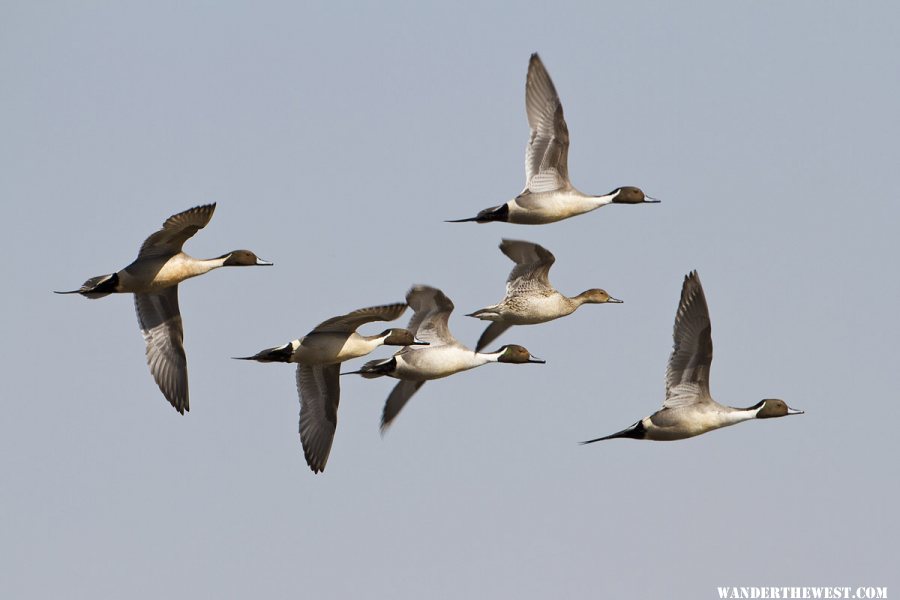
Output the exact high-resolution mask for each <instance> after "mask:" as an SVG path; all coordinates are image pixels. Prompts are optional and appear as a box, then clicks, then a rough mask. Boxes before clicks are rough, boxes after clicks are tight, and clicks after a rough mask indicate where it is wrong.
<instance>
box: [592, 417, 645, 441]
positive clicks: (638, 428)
mask: <svg viewBox="0 0 900 600" xmlns="http://www.w3.org/2000/svg"><path fill="white" fill-rule="evenodd" d="M646 437H647V429H646V428H645V427H644V422H643V421H638V422H637V423H635V424H634V425H632V426H631V427H628V428H626V429H623V430H622V431H617V432H616V433H613V434H611V435H606V436H603V437H599V438H594V439H593V440H587V441H584V442H579V443H580V444H581V445H582V446H583V445H584V444H593V443H594V442H602V441H603V440H612V439H615V438H631V439H633V440H643V439H644V438H646Z"/></svg>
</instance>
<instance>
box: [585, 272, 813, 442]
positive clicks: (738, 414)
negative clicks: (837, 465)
mask: <svg viewBox="0 0 900 600" xmlns="http://www.w3.org/2000/svg"><path fill="white" fill-rule="evenodd" d="M710 332H711V325H710V322H709V309H708V308H707V306H706V297H705V296H704V294H703V287H702V286H701V285H700V278H699V277H698V276H697V272H696V271H693V272H691V273H690V274H689V275H687V276H685V278H684V286H683V287H682V288H681V302H679V304H678V312H676V313H675V329H674V332H673V338H674V340H675V342H674V345H673V348H672V355H671V356H670V357H669V365H668V368H667V369H666V399H665V401H664V402H663V407H662V409H661V410H658V411H656V412H655V413H653V414H652V415H650V416H649V417H646V418H644V419H641V420H640V421H638V422H637V423H635V424H634V425H632V426H631V427H629V428H627V429H623V430H622V431H619V432H618V433H614V434H612V435H607V436H605V437H601V438H597V439H594V440H588V441H586V442H582V443H583V444H590V443H592V442H599V441H601V440H610V439H613V438H632V439H638V440H660V441H669V440H681V439H684V438H689V437H693V436H695V435H700V434H701V433H706V432H707V431H712V430H713V429H719V428H720V427H727V426H729V425H734V424H736V423H742V422H743V421H749V420H750V419H769V418H773V417H784V416H787V415H801V414H803V411H802V410H795V409H793V408H791V407H789V406H788V405H787V404H785V402H784V401H783V400H778V399H775V398H769V399H766V400H761V401H759V402H757V403H756V404H754V405H753V406H751V407H749V408H732V407H730V406H724V405H722V404H719V403H718V402H716V401H715V400H713V399H712V396H710V393H709V367H710V364H711V363H712V356H713V347H712V337H711V336H710Z"/></svg>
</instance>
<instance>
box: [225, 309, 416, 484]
mask: <svg viewBox="0 0 900 600" xmlns="http://www.w3.org/2000/svg"><path fill="white" fill-rule="evenodd" d="M405 310H406V304H405V303H398V304H387V305H384V306H370V307H369V308H360V309H359V310H355V311H353V312H351V313H348V314H346V315H341V316H339V317H333V318H331V319H328V320H327V321H323V322H322V323H319V324H318V325H316V327H315V329H313V330H312V331H310V332H309V333H307V334H306V335H305V336H303V337H302V338H300V339H297V340H294V341H292V342H288V343H287V344H285V345H284V346H276V347H275V348H269V349H267V350H263V351H261V352H259V353H257V354H254V355H253V356H247V357H243V358H241V359H240V360H256V361H259V362H285V363H297V391H298V392H299V394H300V442H301V444H303V454H304V455H305V456H306V464H308V465H309V468H310V469H312V471H313V473H319V472H321V471H324V470H325V463H327V462H328V455H329V454H330V453H331V446H332V443H333V442H334V432H335V429H336V428H337V410H338V403H339V402H340V399H341V386H340V382H339V381H338V379H339V374H340V373H339V372H340V368H341V363H342V362H343V361H345V360H350V359H351V358H358V357H360V356H365V355H366V354H368V353H369V352H371V351H372V350H374V349H375V348H378V347H379V346H381V345H386V346H410V345H424V344H426V343H427V342H422V341H419V340H417V339H415V336H414V335H413V334H412V333H410V332H409V331H407V330H406V329H386V330H384V331H382V332H381V333H379V334H378V335H360V334H359V333H356V329H357V328H358V327H361V326H362V325H365V324H366V323H371V322H373V321H393V320H394V319H396V318H397V317H399V316H400V315H402V314H403V312H404V311H405Z"/></svg>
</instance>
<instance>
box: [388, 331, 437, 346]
mask: <svg viewBox="0 0 900 600" xmlns="http://www.w3.org/2000/svg"><path fill="white" fill-rule="evenodd" d="M379 337H383V338H384V344H385V345H386V346H427V345H428V342H423V341H422V340H417V339H416V336H414V335H413V334H412V332H411V331H409V330H408V329H401V328H399V327H394V328H392V329H385V330H384V331H382V332H381V335H380V336H379Z"/></svg>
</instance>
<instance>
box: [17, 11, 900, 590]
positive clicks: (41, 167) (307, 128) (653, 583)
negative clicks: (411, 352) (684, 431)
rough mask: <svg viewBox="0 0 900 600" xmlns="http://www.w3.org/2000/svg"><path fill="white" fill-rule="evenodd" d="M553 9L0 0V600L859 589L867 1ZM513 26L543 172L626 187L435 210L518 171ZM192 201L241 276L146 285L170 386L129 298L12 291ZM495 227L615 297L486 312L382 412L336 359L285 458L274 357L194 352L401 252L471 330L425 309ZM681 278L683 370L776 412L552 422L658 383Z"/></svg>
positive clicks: (866, 452)
mask: <svg viewBox="0 0 900 600" xmlns="http://www.w3.org/2000/svg"><path fill="white" fill-rule="evenodd" d="M552 4H553V7H552V8H550V7H549V6H542V7H536V8H528V9H526V8H523V7H520V6H516V5H514V4H512V3H496V4H487V5H484V4H481V3H445V5H443V6H441V7H423V6H421V5H420V4H419V3H412V2H409V3H392V4H377V5H372V6H367V7H359V6H355V5H352V4H349V3H328V4H326V3H315V4H313V3H295V2H266V3H252V4H251V3H247V4H240V5H239V4H234V3H227V4H226V3H219V2H191V3H181V2H158V3H149V4H148V3H136V2H116V3H112V2H84V3H76V4H73V3H66V4H63V3H36V2H2V3H0V73H2V81H3V84H2V86H0V131H2V135H0V162H2V164H3V176H2V177H0V198H2V200H3V205H4V215H5V220H4V222H5V223H6V228H5V229H6V234H5V235H4V236H3V238H2V242H0V243H2V246H3V248H2V250H3V255H4V256H5V257H6V260H5V261H4V265H3V267H2V272H3V279H4V280H5V281H6V282H7V283H6V293H5V294H3V296H2V299H0V306H2V309H3V314H5V315H6V318H5V320H4V323H5V327H4V329H5V336H4V343H3V344H2V345H0V352H2V359H3V364H4V365H5V368H4V377H2V378H0V392H2V401H3V409H4V410H3V418H2V419H0V469H2V472H3V474H4V485H3V486H2V491H0V515H2V516H0V565H3V566H2V567H0V596H3V597H6V598H24V597H67V598H97V597H123V596H125V597H131V598H159V597H170V598H187V597H198V595H199V596H201V597H219V598H241V597H250V596H254V597H288V596H290V597H296V596H297V595H298V594H302V595H308V596H310V597H326V598H328V597H334V598H350V597H361V596H364V597H373V598H374V597H392V598H422V597H432V598H461V597H476V598H477V597H513V596H516V597H521V598H548V597H610V598H612V597H643V598H713V597H716V592H715V588H716V586H724V585H759V586H763V585H795V586H796V585H821V586H826V585H828V586H831V585H848V586H857V585H872V586H888V587H889V589H890V590H891V593H894V592H895V591H897V590H898V589H900V588H898V584H900V581H898V578H897V574H896V564H897V552H896V540H897V537H898V533H900V531H898V529H900V528H898V521H900V519H898V516H897V514H898V513H897V506H898V502H900V484H898V479H897V466H896V464H897V456H898V451H900V443H898V438H897V435H896V432H895V424H896V422H897V418H898V416H900V415H898V410H897V398H898V397H897V394H898V388H900V385H898V384H900V380H898V376H897V373H898V371H897V366H896V362H897V356H898V353H897V339H898V338H900V321H898V317H897V312H896V307H897V301H898V298H900V283H898V278H897V257H898V246H900V242H898V235H897V227H898V223H900V208H898V206H900V204H898V193H900V192H898V189H900V185H898V182H897V168H898V165H900V154H898V150H897V138H898V133H900V111H898V108H897V107H898V98H900V78H898V76H897V73H898V67H900V64H898V60H900V37H898V36H897V27H898V23H900V9H898V8H897V6H896V4H892V3H887V2H883V3H866V4H864V5H860V4H851V3H819V2H794V3H789V4H786V5H782V4H781V3H778V4H776V3H752V4H751V3H740V4H738V3H718V2H702V3H688V4H684V3H679V4H677V5H675V4H672V5H669V4H662V3H596V2H590V3H589V2H585V3H552ZM534 51H538V52H540V54H541V57H542V58H543V60H544V63H545V64H546V66H547V68H548V70H549V72H550V74H551V76H552V77H553V80H554V82H555V84H556V87H557V90H558V91H559V94H560V96H561V98H562V101H563V105H564V107H565V112H566V118H567V121H568V124H569V129H570V132H571V150H570V155H569V160H570V162H569V166H570V172H571V175H572V180H573V183H574V184H575V185H576V186H577V187H579V188H580V189H582V190H584V191H587V192H592V193H596V194H601V193H606V192H608V191H610V190H612V189H614V188H615V187H618V186H620V185H638V186H640V187H642V188H643V189H644V190H645V191H647V192H648V193H650V194H651V195H654V196H656V197H659V198H661V199H662V200H663V203H662V204H658V205H646V206H610V207H605V208H602V209H600V210H599V211H596V212H593V213H590V214H588V215H585V216H582V217H578V218H576V219H571V220H568V221H564V222H561V223H557V224H554V225H549V226H542V227H524V226H512V225H506V224H494V225H484V226H477V225H473V224H462V225H451V224H446V223H443V222H442V221H443V220H444V219H450V218H460V217H466V216H471V215H473V214H474V213H475V211H477V210H479V209H481V208H484V207H486V206H491V205H494V204H499V203H501V202H505V201H506V200H508V199H509V198H511V197H512V196H513V195H515V194H516V193H517V192H518V191H519V190H521V188H522V185H523V180H524V174H523V162H524V147H525V143H526V140H527V137H528V129H527V123H526V120H525V111H524V80H525V71H526V67H527V61H528V56H529V54H530V53H531V52H534ZM212 201H215V202H218V208H217V210H216V214H215V216H214V218H213V220H212V222H211V223H210V225H209V226H208V227H207V228H206V229H205V230H203V231H202V232H200V233H199V234H198V235H197V236H195V237H194V238H193V239H192V240H190V242H189V243H188V244H187V246H186V250H187V251H188V252H190V253H191V254H193V255H195V256H201V257H206V256H217V255H220V254H222V253H224V252H227V251H228V250H231V249H235V248H250V249H252V250H254V251H255V252H257V253H258V254H259V255H260V256H262V257H264V258H266V259H268V260H272V261H274V262H275V267H274V268H271V269H224V270H222V271H219V272H215V273H211V274H209V275H207V276H205V277H203V278H201V279H197V280H193V281H189V282H186V283H185V284H183V286H182V289H181V291H180V300H181V309H182V315H183V317H184V322H185V346H186V350H187V353H188V364H189V366H190V384H191V412H190V414H189V415H188V416H186V417H181V416H179V415H178V414H177V413H176V412H175V411H174V410H173V409H172V408H171V407H170V406H169V405H168V403H167V402H166V401H165V400H164V399H163V397H162V395H161V394H160V393H159V391H158V389H157V388H156V386H155V385H154V383H153V381H152V379H151V377H150V375H149V373H148V370H147V367H146V365H145V362H144V347H143V342H142V339H141V335H140V332H139V330H138V327H137V322H136V318H135V316H134V310H133V305H132V301H131V298H130V297H125V296H121V297H108V298H105V299H103V300H99V301H88V300H85V299H82V298H80V297H74V296H67V297H61V296H55V295H53V294H51V293H50V292H51V290H54V289H71V288H73V287H77V286H78V285H79V284H80V283H81V282H82V281H83V280H84V279H86V278H87V277H89V276H92V275H97V274H101V273H107V272H111V271H114V270H116V269H119V268H121V267H122V266H124V265H126V264H127V263H128V262H130V260H131V259H132V258H133V257H134V255H135V254H136V252H137V249H138V247H139V245H140V243H141V242H142V241H143V239H144V238H145V237H146V236H147V235H148V234H150V233H151V232H153V231H154V230H155V229H156V228H157V227H158V226H159V225H160V224H161V223H162V222H163V220H164V219H165V218H166V217H168V216H169V215H171V214H173V213H175V212H178V211H181V210H184V209H186V208H189V207H191V206H194V205H197V204H202V203H206V202H212ZM504 236H505V237H512V238H520V239H527V240H531V241H535V242H538V243H540V244H542V245H544V246H546V247H547V248H549V249H550V250H551V251H553V252H554V254H555V255H556V257H557V263H556V265H555V266H554V268H553V271H552V272H551V277H552V280H553V282H554V283H555V284H556V286H557V287H558V288H559V289H560V290H562V291H563V292H565V293H569V294H574V293H577V292H580V291H582V290H584V289H587V288H590V287H603V288H605V289H607V290H608V291H609V292H610V293H611V294H612V295H614V296H616V297H618V298H622V299H624V300H625V303H624V304H622V305H615V306H586V307H584V308H582V309H581V310H579V311H578V312H577V313H576V314H574V315H573V316H571V317H569V318H566V319H563V320H560V321H557V322H554V323H550V324H547V325H543V326H536V327H528V328H526V327H523V328H518V329H513V330H511V331H510V332H509V333H508V334H506V335H505V336H504V338H502V339H503V341H505V342H517V343H520V344H523V345H525V346H527V347H528V348H529V349H530V350H531V351H532V352H533V353H534V354H536V355H538V356H540V357H541V358H544V359H546V360H547V361H548V362H547V364H546V365H544V366H514V365H489V366H486V367H484V368H481V369H477V370H475V371H471V372H468V373H464V374H461V375H458V376H454V377H451V378H449V379H446V380H442V381H436V382H431V383H428V385H426V386H425V387H424V388H423V389H422V390H421V391H420V392H419V394H417V396H416V397H415V398H414V399H413V400H412V401H411V403H410V404H409V405H408V407H407V408H406V409H405V410H404V412H403V414H402V415H401V416H400V417H399V418H398V420H397V421H396V423H395V425H394V427H393V428H392V429H391V430H390V432H389V433H388V434H387V435H386V436H385V437H384V438H383V439H382V438H381V436H380V435H379V432H378V419H379V416H380V412H381V408H382V405H383V402H384V399H385V398H386V396H387V394H388V392H389V390H390V389H391V387H392V385H393V382H392V381H387V380H377V381H366V380H360V379H355V378H344V380H343V381H342V384H343V395H342V404H341V407H340V415H339V416H340V421H339V425H338V432H337V437H336V441H335V445H334V449H333V451H332V454H331V458H330V460H329V463H328V468H327V470H326V472H325V473H324V475H319V476H315V475H313V474H312V473H311V472H310V471H309V469H308V468H307V466H306V464H305V462H304V459H303V454H302V451H301V448H300V443H299V438H298V435H297V413H298V408H299V407H298V401H297V397H296V392H295V387H294V376H293V368H292V367H291V366H287V365H278V364H269V365H266V364H255V363H244V362H240V363H239V362H235V361H231V360H230V359H229V357H231V356H243V355H247V354H249V353H251V352H255V351H257V350H259V349H261V348H264V347H266V346H272V345H275V344H279V343H283V342H286V341H288V340H290V339H292V338H295V337H298V336H300V335H302V334H304V333H305V332H306V331H308V330H309V329H310V328H311V327H312V326H314V325H315V324H317V323H318V322H320V321H322V320H324V319H325V318H328V317H331V316H333V315H336V314H341V313H344V312H347V311H350V310H353V309H355V308H359V307H362V306H369V305H373V304H380V303H387V302H395V301H398V300H401V299H402V298H403V296H404V294H405V292H406V290H407V289H408V288H409V286H410V285H411V284H413V283H427V284H431V285H435V286H438V287H440V288H442V289H443V290H444V291H445V292H446V293H447V295H448V296H450V298H452V299H453V301H454V302H455V304H456V306H457V311H456V312H455V313H454V315H453V317H452V318H451V329H452V330H453V331H454V333H455V334H456V335H457V337H458V338H459V339H461V340H462V341H464V342H466V343H469V344H474V342H475V340H476V339H477V337H478V335H479V333H480V332H481V330H482V327H483V325H482V324H481V323H480V322H478V321H476V320H474V319H470V318H467V317H465V316H463V315H464V313H466V312H471V311H472V310H474V309H477V308H480V307H482V306H485V305H487V304H491V303H493V302H496V301H497V300H499V299H500V298H501V297H502V295H503V289H504V280H505V278H506V276H507V274H508V272H509V267H510V263H509V261H508V260H507V259H506V258H505V257H504V256H503V255H502V254H501V253H500V252H499V251H498V250H497V248H496V247H497V244H498V243H499V241H500V238H501V237H504ZM691 269H698V270H699V273H700V276H701V279H702V281H703V284H704V287H705V290H706V295H707V299H708V301H709V306H710V312H711V317H712V323H713V342H714V346H715V357H716V358H715V361H714V363H713V369H712V390H713V394H714V396H715V397H716V398H717V399H718V400H719V401H721V402H723V403H726V404H731V405H737V406H747V405H750V404H753V403H755V402H757V401H758V400H759V399H761V398H765V397H781V398H784V399H786V400H787V401H788V403H789V404H791V405H792V406H794V407H797V408H800V409H804V410H806V411H807V414H806V415H804V416H802V417H796V418H791V419H780V420H774V421H764V422H757V423H748V424H744V425H741V426H739V427H733V428H730V429H726V430H722V431H717V432H713V433H710V434H708V435H704V436H701V437H699V438H695V439H691V440H686V441H683V442H677V443H668V444H664V443H650V442H647V443H638V442H633V441H630V440H620V441H613V442H609V443H605V444H595V445H592V446H588V447H582V446H579V445H577V443H576V442H578V441H579V440H583V439H587V438H590V437H596V436H598V435H602V434H606V433H610V432H613V431H617V430H619V429H621V428H623V427H625V426H627V425H629V424H631V423H633V422H634V421H635V420H637V419H638V418H640V417H643V416H645V415H647V414H649V413H650V412H652V411H654V410H656V409H657V408H658V407H659V405H660V403H661V401H662V398H663V375H664V371H665V363H666V360H667V357H668V354H669V350H670V347H671V330H672V321H673V317H674V313H675V307H676V304H677V300H678V295H679V291H680V286H681V281H682V278H683V276H684V274H685V273H687V272H688V271H689V270H691ZM405 322H406V318H404V319H402V322H399V323H398V324H399V325H403V324H405ZM381 328H382V325H381V324H376V325H375V326H374V327H373V328H372V330H375V331H377V330H380V329H381ZM388 354H389V352H388V351H387V350H382V352H379V353H377V354H376V355H375V356H386V355H388ZM348 366H357V363H350V364H349V365H348Z"/></svg>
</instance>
